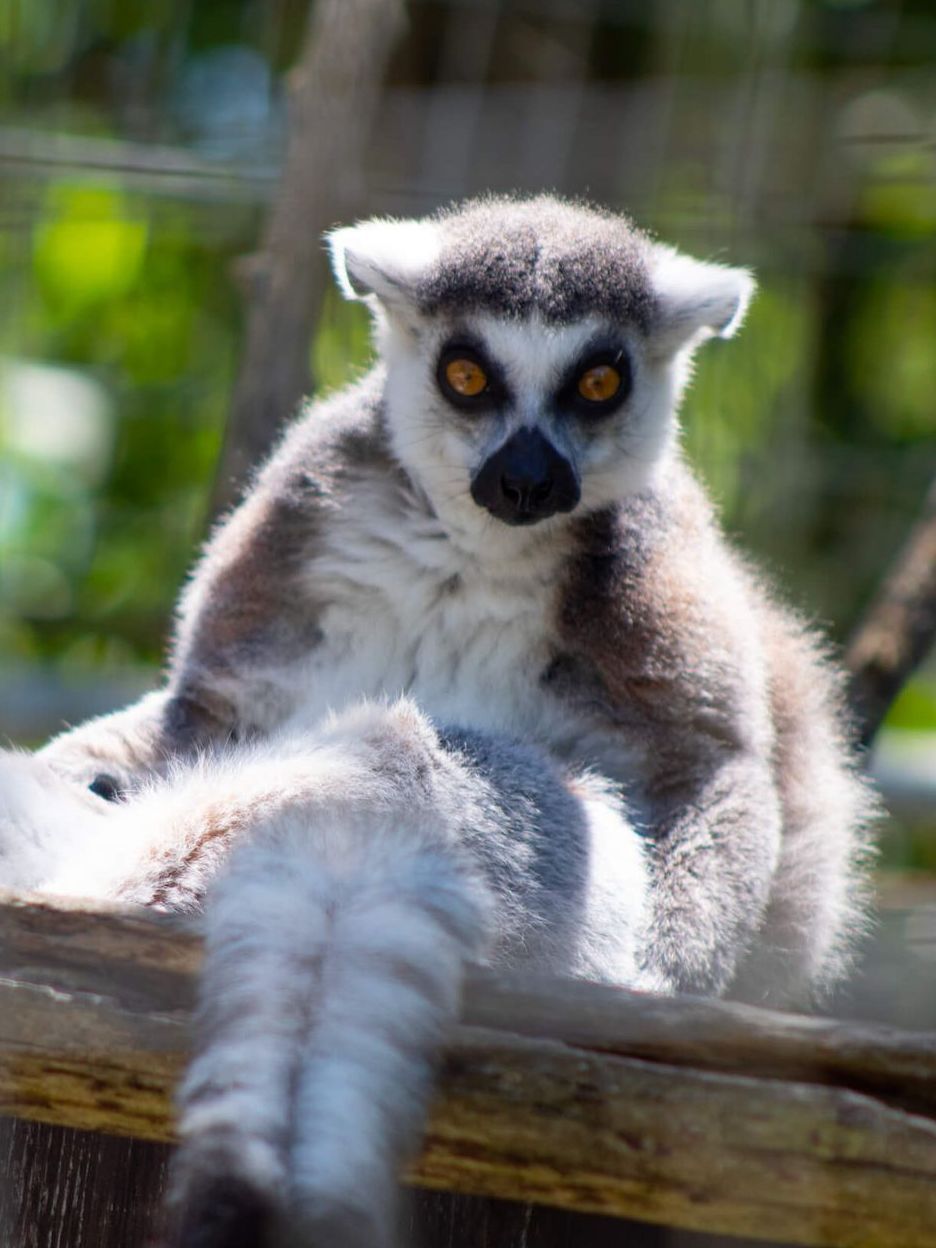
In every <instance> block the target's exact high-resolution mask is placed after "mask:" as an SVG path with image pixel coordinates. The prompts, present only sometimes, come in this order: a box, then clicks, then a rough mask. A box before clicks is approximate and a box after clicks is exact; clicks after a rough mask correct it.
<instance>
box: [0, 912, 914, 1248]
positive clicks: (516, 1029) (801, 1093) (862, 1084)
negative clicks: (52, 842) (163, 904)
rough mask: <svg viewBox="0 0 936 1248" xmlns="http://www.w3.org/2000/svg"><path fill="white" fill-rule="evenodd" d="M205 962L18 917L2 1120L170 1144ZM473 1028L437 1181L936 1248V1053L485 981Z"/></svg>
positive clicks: (0, 1062) (71, 925)
mask: <svg viewBox="0 0 936 1248" xmlns="http://www.w3.org/2000/svg"><path fill="white" fill-rule="evenodd" d="M198 961H199V942H198V938H197V936H196V935H195V934H194V933H193V932H192V931H191V930H189V929H186V928H184V927H183V926H182V925H180V924H178V923H177V922H175V921H172V920H168V919H164V918H159V917H157V916H150V915H122V914H119V913H117V912H108V913H97V914H93V915H92V914H88V913H85V912H83V911H82V910H81V909H80V908H79V907H77V906H74V905H62V906H59V905H53V904H51V903H49V902H44V903H39V904H36V903H29V902H26V901H15V900H7V901H5V902H4V903H2V904H0V1113H7V1114H12V1115H16V1116H20V1117H23V1118H28V1119H33V1120H36V1121H41V1122H54V1123H59V1124H64V1125H68V1126H72V1127H80V1128H82V1129H86V1130H87V1129H91V1130H100V1131H106V1132H109V1133H112V1134H123V1135H129V1136H135V1137H139V1138H141V1139H146V1140H167V1139H169V1138H170V1136H171V1117H170V1101H171V1088H172V1085H173V1082H174V1079H175V1077H176V1075H177V1074H178V1072H179V1070H180V1069H181V1066H182V1064H183V1062H184V1060H185V1053H186V1047H187V1016H188V1011H189V1008H190V1004H191V1001H192V996H193V982H194V976H195V973H196V970H197V966H198ZM464 1017H465V1020H466V1022H465V1024H463V1025H462V1026H461V1027H459V1028H458V1029H457V1030H456V1031H455V1033H454V1034H453V1036H452V1038H451V1042H450V1044H449V1046H448V1048H447V1052H446V1056H445V1060H444V1063H443V1070H442V1078H441V1085H440V1086H441V1091H440V1097H439V1100H438V1103H437V1105H436V1107H435V1110H434V1112H433V1115H432V1118H431V1122H430V1125H429V1131H428V1134H427V1139H426V1147H425V1150H424V1152H423V1155H422V1157H421V1158H420V1159H419V1160H418V1162H417V1163H416V1164H415V1165H414V1166H413V1167H412V1170H411V1173H410V1176H409V1177H410V1178H411V1180H412V1181H414V1182H418V1183H421V1184H424V1185H426V1186H429V1187H435V1188H444V1189H447V1190H452V1191H458V1192H469V1193H476V1194H481V1195H489V1196H498V1197H507V1198H510V1199H513V1200H529V1201H534V1202H540V1203H543V1204H547V1205H554V1206H560V1207H563V1208H568V1209H576V1210H583V1211H592V1212H599V1213H608V1214H615V1215H620V1216H628V1217H637V1218H641V1219H645V1220H647V1221H650V1222H661V1223H667V1224H670V1225H674V1226H682V1227H687V1228H692V1229H697V1230H716V1231H721V1232H727V1233H733V1234H740V1235H745V1236H747V1237H749V1238H769V1239H785V1240H788V1241H790V1242H796V1243H803V1244H838V1245H847V1246H852V1245H854V1246H856V1248H858V1246H863V1245H871V1244H881V1243H894V1244H897V1243H899V1244H901V1245H905V1246H907V1248H912V1246H915V1245H919V1246H921V1248H922V1246H924V1245H934V1246H936V1123H934V1121H933V1120H932V1119H931V1118H930V1117H929V1116H928V1115H929V1112H930V1111H931V1110H932V1109H933V1105H934V1099H936V1090H934V1089H936V1037H933V1036H932V1035H929V1034H924V1033H901V1032H897V1031H894V1030H892V1029H887V1028H877V1027H859V1026H854V1025H851V1024H843V1023H838V1022H835V1021H833V1020H822V1019H808V1018H798V1017H795V1016H787V1015H779V1014H772V1013H768V1012H766V1011H759V1010H754V1009H750V1008H745V1007H740V1006H733V1005H728V1004H725V1003H718V1002H703V1001H693V1000H688V999H684V1000H679V1001H667V1000H660V999H652V998H638V997H635V996H634V995H633V994H629V993H625V992H621V991H617V990H614V989H608V988H601V987H598V986H596V985H588V984H579V983H572V982H568V981H550V980H541V981H531V980H530V979H529V978H526V977H523V978H521V977H515V976H508V975H494V974H492V973H490V972H483V971H480V970H479V971H476V972H474V973H473V974H472V976H471V978H470V981H469V984H468V986H467V990H466V999H465V1011H464ZM479 1024H483V1025H479ZM511 1033H516V1034H511ZM914 1111H915V1112H914Z"/></svg>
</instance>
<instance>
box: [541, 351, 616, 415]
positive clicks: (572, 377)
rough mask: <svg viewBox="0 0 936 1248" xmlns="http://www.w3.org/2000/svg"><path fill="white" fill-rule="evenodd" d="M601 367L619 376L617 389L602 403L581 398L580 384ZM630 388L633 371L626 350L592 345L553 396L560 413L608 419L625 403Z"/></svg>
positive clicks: (580, 357)
mask: <svg viewBox="0 0 936 1248" xmlns="http://www.w3.org/2000/svg"><path fill="white" fill-rule="evenodd" d="M603 366H607V367H610V368H612V369H614V370H615V372H616V373H617V374H618V376H619V377H620V385H619V387H618V388H617V390H615V392H614V393H613V394H612V395H611V396H610V397H609V398H607V399H605V400H604V401H595V400H594V399H588V398H586V397H584V395H583V394H582V393H581V391H580V389H579V381H580V380H581V379H582V377H583V376H584V375H585V374H586V373H588V372H590V371H591V370H592V369H599V368H602V367H603ZM632 388H633V370H632V367H631V362H630V356H629V355H628V353H627V351H626V350H625V348H624V347H623V346H622V345H621V344H620V343H619V342H598V343H592V344H591V345H590V346H589V347H587V348H586V349H585V351H584V352H583V353H582V354H581V355H580V356H579V358H578V359H577V360H576V362H575V364H574V365H573V366H572V367H571V368H570V369H569V371H568V372H567V373H566V375H565V377H564V378H563V381H562V384H561V385H560V387H559V390H558V391H557V393H556V403H557V405H558V407H559V409H560V410H561V411H564V412H569V413H571V414H573V415H576V416H581V417H584V418H585V419H589V418H594V417H596V416H609V415H610V414H611V413H612V412H614V411H616V410H617V409H618V408H619V407H620V406H621V405H622V404H623V403H625V402H626V400H627V398H628V396H629V395H630V392H631V389H632Z"/></svg>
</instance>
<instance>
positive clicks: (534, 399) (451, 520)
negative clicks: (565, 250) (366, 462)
mask: <svg viewBox="0 0 936 1248" xmlns="http://www.w3.org/2000/svg"><path fill="white" fill-rule="evenodd" d="M624 228H626V227H625V223H624V222H623V221H622V230H623V229H624ZM329 245H330V248H331V254H332V262H333V265H334V268H335V273H336V276H337V280H338V284H339V286H340V287H341V289H342V291H343V292H344V293H345V294H346V295H347V296H348V297H351V298H355V299H364V300H366V301H367V302H368V303H369V305H370V306H371V309H372V311H373V313H374V316H375V326H376V339H377V345H378V349H379V352H380V355H381V357H382V359H383V360H384V363H385V365H386V369H387V382H386V391H385V398H386V419H387V425H388V429H389V433H390V437H391V440H392V445H393V449H394V452H395V454H396V456H397V458H398V459H399V461H400V463H401V464H402V465H403V467H404V468H405V469H406V470H407V472H408V473H409V475H410V476H411V478H412V479H413V480H414V481H415V482H416V483H417V484H418V485H419V486H420V487H421V488H422V490H423V491H424V492H425V494H426V495H427V497H428V499H429V501H430V503H431V505H432V507H433V510H434V511H435V513H436V515H437V516H438V517H439V519H440V520H441V521H442V522H443V524H444V525H445V526H446V528H447V530H448V531H449V532H450V533H451V535H452V536H453V537H455V538H462V539H464V540H466V541H468V542H470V543H471V544H472V545H474V544H476V543H477V542H479V541H481V542H486V543H496V544H497V545H498V546H506V547H507V548H509V549H511V550H514V551H516V550H518V549H522V548H523V547H524V545H528V544H529V543H530V541H531V538H532V535H533V534H535V538H534V539H533V540H537V541H539V540H541V539H542V537H543V536H544V535H545V533H544V530H555V528H557V527H561V526H562V525H563V524H564V523H566V522H567V519H568V517H569V515H573V516H577V515H581V514H584V513H586V512H589V511H594V510H596V509H599V508H601V507H605V506H607V505H609V504H613V503H615V502H617V501H619V500H621V499H623V498H625V497H627V496H628V495H630V494H633V493H635V492H637V491H639V490H642V489H644V488H645V487H647V486H648V485H651V484H652V483H653V481H654V478H655V476H656V474H658V473H659V472H661V471H663V470H664V469H665V465H666V464H667V462H668V460H669V458H670V456H671V454H672V449H673V445H674V442H675V439H676V408H677V405H678V401H679V398H680V395H681V392H682V390H683V388H684V386H685V384H686V381H687V379H688V376H689V371H690V363H691V355H692V352H693V350H694V348H695V347H696V346H697V345H698V344H699V342H701V341H702V340H704V339H705V338H707V337H710V336H711V335H712V334H720V335H722V336H726V337H727V336H729V335H730V334H732V333H733V332H734V330H735V329H736V328H737V326H738V324H739V323H740V321H741V319H742V317H743V314H744V311H745V308H746V305H747V302H748V300H749V298H750V295H751V293H752V291H753V281H752V279H751V277H750V275H749V274H748V273H747V272H746V271H744V270H740V269H727V268H724V267H722V266H719V265H713V264H705V263H702V262H700V261H696V260H693V259H691V258H690V257H688V256H683V255H681V254H680V253H678V252H676V251H674V250H673V249H672V248H668V247H663V246H660V245H657V244H653V243H651V242H649V240H647V242H646V255H647V268H648V270H649V275H650V281H651V283H652V288H653V296H654V316H653V320H652V322H651V324H650V325H649V327H648V326H647V325H646V324H644V325H638V324H636V323H628V322H619V323H615V322H614V321H613V320H611V319H609V318H608V316H607V315H605V314H603V313H602V311H601V309H600V308H599V309H598V310H597V311H596V312H594V313H592V314H586V315H584V316H581V317H578V318H577V319H575V320H572V321H561V322H559V323H556V322H555V321H551V320H548V319H546V318H544V317H543V316H542V315H540V314H539V313H538V312H537V311H536V309H533V310H532V311H530V312H529V313H528V314H526V315H522V316H520V315H517V314H507V315H504V314H503V312H502V311H501V310H500V309H498V310H489V309H487V308H485V307H483V306H473V307H471V306H470V307H468V308H466V309H465V310H464V311H455V310H452V309H450V308H449V309H446V310H445V311H444V312H439V311H435V312H427V311H426V310H425V308H424V306H422V304H421V301H420V299H419V297H418V290H419V284H420V282H421V280H422V279H423V277H424V275H425V274H427V273H430V272H432V271H438V269H439V267H440V266H444V265H445V263H446V237H445V219H444V218H443V219H442V221H441V222H440V221H439V220H437V219H429V220H426V221H380V220H375V221H370V222H365V223H364V224H362V225H359V226H356V227H352V228H349V229H342V230H338V231H335V233H333V234H332V235H331V236H330V238H329ZM447 352H448V354H446V353H447ZM452 356H455V357H462V356H467V357H468V358H469V359H470V360H472V361H474V362H475V363H476V364H477V365H479V366H480V367H481V368H482V370H483V376H484V379H485V381H486V382H488V383H489V385H488V388H487V390H486V391H485V392H484V393H482V394H481V395H479V396H478V398H477V399H474V400H472V401H470V402H460V401H459V399H458V396H457V395H453V394H452V393H451V392H450V390H449V389H448V388H447V387H446V384H445V378H444V372H443V368H444V363H445V360H446V359H448V358H451V357H452ZM602 362H604V363H609V364H611V365H612V366H613V368H614V370H615V373H614V375H615V376H616V377H617V378H618V379H619V381H620V386H619V389H618V390H617V391H616V393H615V394H614V395H613V396H612V398H611V399H610V400H609V401H606V402H600V403H590V402H585V401H583V400H582V397H581V394H580V391H579V390H578V384H577V383H578V380H579V379H580V378H581V377H582V376H583V374H584V373H586V372H587V371H588V370H589V368H591V367H592V366H594V365H595V364H596V363H598V364H600V363H602ZM522 430H526V431H531V432H533V433H534V434H535V435H538V436H537V440H536V445H537V446H545V448H546V450H547V453H548V454H549V455H550V456H551V457H552V456H555V457H557V458H556V459H555V462H556V463H560V468H561V472H562V473H563V474H566V472H567V469H566V467H565V466H563V465H567V466H568V469H569V470H570V471H571V474H572V476H574V478H575V482H576V485H577V497H576V498H575V499H574V500H573V499H571V498H569V499H567V500H566V505H564V506H563V507H562V508H561V509H560V510H557V511H555V512H551V511H550V510H549V507H548V506H547V507H546V509H545V512H546V514H545V515H544V516H543V517H542V518H538V517H536V516H533V517H525V518H524V519H525V521H528V523H525V526H524V527H514V525H515V522H514V520H513V519H511V520H510V522H509V523H504V521H503V519H502V518H495V517H496V512H495V515H493V516H492V514H491V511H490V509H489V508H487V507H486V506H484V505H481V503H480V502H479V501H478V495H479V491H478V490H477V488H475V491H474V493H475V496H474V497H473V483H475V486H476V484H477V481H478V477H479V473H481V471H482V469H484V467H485V465H489V464H491V463H495V464H496V465H497V467H496V472H495V475H497V473H499V472H500V466H499V465H500V463H501V461H502V459H503V456H504V454H506V453H508V452H509V449H510V447H512V446H513V445H514V444H515V440H516V435H518V433H520V431H522ZM521 436H527V435H521ZM540 439H542V441H540ZM512 440H513V441H512ZM527 440H528V441H529V437H528V436H527ZM505 448H507V449H506V450H505ZM492 457H497V458H496V459H492ZM487 475H488V477H489V476H490V473H488V474H487ZM563 479H565V477H564V478H563ZM573 504H574V505H573ZM531 529H532V534H531Z"/></svg>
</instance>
